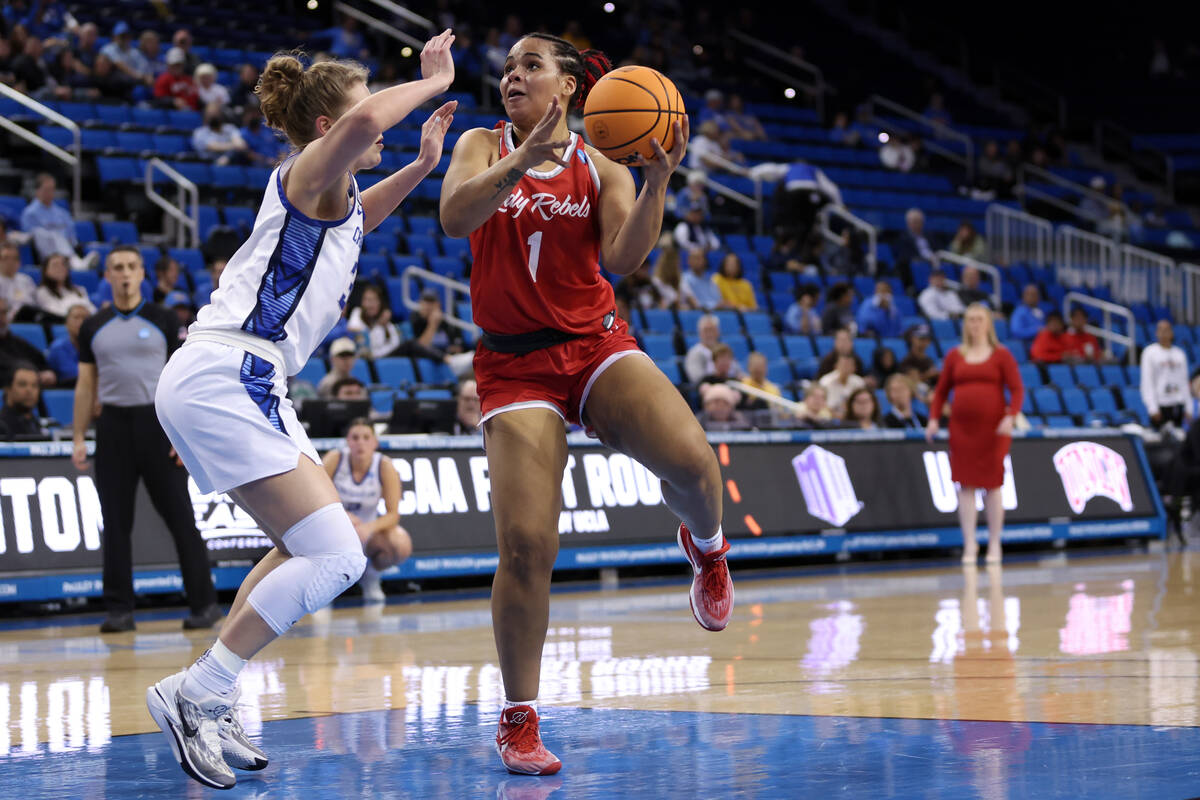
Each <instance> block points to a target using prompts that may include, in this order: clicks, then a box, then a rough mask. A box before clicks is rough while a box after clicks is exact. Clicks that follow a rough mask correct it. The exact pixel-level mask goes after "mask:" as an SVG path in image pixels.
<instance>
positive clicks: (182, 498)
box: [71, 245, 221, 633]
mask: <svg viewBox="0 0 1200 800" xmlns="http://www.w3.org/2000/svg"><path fill="white" fill-rule="evenodd" d="M145 276H146V272H145V268H144V267H143V266H142V256H141V253H139V252H138V250H137V249H136V248H134V247H131V246H129V245H122V246H119V247H115V248H113V250H112V252H111V253H110V254H109V256H108V259H107V261H106V263H105V277H106V278H107V279H108V282H109V283H110V284H111V285H112V290H113V302H112V304H111V305H109V306H106V307H105V308H104V309H102V310H101V311H99V312H97V313H96V314H94V315H92V316H91V317H89V318H88V319H87V321H85V322H84V323H83V326H82V327H81V328H80V329H79V381H78V383H77V384H76V385H75V449H74V453H73V455H72V457H71V460H72V461H74V462H75V466H76V467H77V468H78V469H80V470H84V469H87V463H88V462H87V448H86V445H85V444H84V441H83V435H84V433H85V432H86V431H87V429H88V425H90V424H91V422H92V410H93V408H94V407H95V405H96V399H97V394H98V395H99V400H100V404H101V407H102V410H101V412H100V418H99V420H97V422H96V493H97V494H98V495H99V496H100V510H101V512H102V513H103V514H104V604H105V606H106V607H107V610H108V617H107V619H105V620H104V623H103V624H102V625H101V626H100V632H101V633H116V632H119V631H129V630H133V628H134V623H133V606H134V596H133V553H132V541H131V539H132V534H133V512H134V499H135V498H136V496H137V485H138V478H139V477H140V478H141V479H142V480H143V481H145V483H146V490H147V491H148V492H149V494H150V500H151V501H152V502H153V503H154V509H155V510H156V511H157V512H158V513H159V516H161V517H162V518H163V520H164V521H165V522H166V523H167V528H168V529H169V530H170V532H171V537H172V538H173V539H174V540H175V549H176V551H177V552H178V553H179V564H180V567H181V569H182V572H183V587H184V590H185V591H186V592H187V599H188V605H189V606H190V608H191V615H190V616H188V617H187V619H185V620H184V621H183V627H184V628H210V627H212V626H213V624H215V623H216V621H217V620H218V619H220V618H221V610H220V608H218V607H217V593H216V590H215V588H214V587H213V583H212V573H211V572H210V571H209V562H208V549H207V548H206V547H205V544H204V540H203V539H201V538H200V534H199V533H198V532H197V530H196V520H195V514H194V511H193V509H192V501H191V498H190V496H189V495H188V488H187V479H188V476H187V472H186V471H185V470H184V469H183V467H182V466H181V465H180V463H179V461H178V459H177V458H176V457H175V452H174V450H172V449H171V443H170V442H169V441H167V437H166V434H164V433H163V430H162V428H161V427H160V426H159V423H158V416H157V415H156V414H155V412H154V390H155V388H157V386H158V376H159V373H161V372H162V369H163V366H165V365H166V363H167V359H168V358H169V357H170V355H171V353H173V352H174V351H175V350H176V349H177V348H178V347H179V321H178V319H177V318H176V316H175V314H174V313H173V312H171V311H169V310H167V309H165V308H163V307H162V306H159V305H156V304H153V303H148V302H146V300H145V299H144V298H143V297H142V280H143V279H144V278H145Z"/></svg>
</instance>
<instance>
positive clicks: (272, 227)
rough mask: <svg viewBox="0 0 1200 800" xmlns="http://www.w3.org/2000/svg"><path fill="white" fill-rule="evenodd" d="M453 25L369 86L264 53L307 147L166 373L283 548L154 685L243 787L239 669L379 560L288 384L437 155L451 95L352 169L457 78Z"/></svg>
mask: <svg viewBox="0 0 1200 800" xmlns="http://www.w3.org/2000/svg"><path fill="white" fill-rule="evenodd" d="M453 40H454V37H453V35H452V34H451V33H450V31H449V30H447V31H445V32H443V33H441V34H439V35H437V36H435V37H433V38H432V39H430V40H429V42H428V43H427V44H426V45H425V47H424V49H423V50H422V51H421V74H422V76H423V77H422V79H421V80H417V81H413V82H411V83H407V84H403V85H399V86H393V87H390V88H388V89H384V90H383V91H380V92H377V93H376V94H371V93H370V91H369V90H368V89H367V84H366V79H367V71H366V69H364V68H363V67H362V66H361V65H359V64H355V63H352V62H345V61H327V62H321V63H317V64H313V65H311V66H309V67H307V68H306V67H305V66H304V65H303V64H302V63H301V62H300V61H299V60H298V59H296V58H295V57H294V56H291V55H284V54H280V55H277V56H275V57H274V58H272V59H271V60H270V61H268V62H267V65H266V67H265V69H264V70H263V73H262V77H261V78H260V79H259V83H258V86H257V87H256V89H255V92H256V94H257V95H258V97H259V100H260V102H261V107H262V112H263V116H264V117H265V118H266V122H267V124H268V125H270V126H271V127H273V128H276V129H278V130H281V131H283V132H284V133H286V134H287V136H288V139H289V140H290V141H291V143H292V145H293V146H294V147H296V149H297V151H298V152H297V153H296V154H294V155H293V156H291V157H290V158H288V159H287V160H286V161H284V163H283V164H281V165H280V166H279V167H278V168H276V169H275V171H274V172H273V173H272V174H271V178H270V182H269V183H268V185H267V188H266V192H265V193H264V195H263V201H262V206H261V207H260V209H259V212H258V217H257V219H256V220H255V222H254V230H253V231H252V232H251V234H250V238H249V239H248V240H247V241H246V243H245V244H243V245H242V247H241V248H240V249H239V250H238V251H237V253H236V254H235V255H234V256H233V258H231V259H230V260H229V263H228V264H227V265H226V267H225V271H224V272H223V273H222V275H221V286H220V288H219V289H217V291H216V292H214V293H213V296H212V300H211V303H210V304H209V305H207V306H205V307H204V308H203V309H201V310H200V313H199V315H198V316H197V319H196V322H195V324H193V325H192V327H191V328H190V329H189V332H188V337H187V344H186V345H185V346H184V347H182V348H180V349H179V350H178V351H177V352H176V353H175V355H174V356H172V358H171V360H170V361H169V362H168V363H167V366H166V368H165V369H164V370H163V373H162V377H161V378H160V379H159V383H158V391H157V395H156V397H155V406H156V408H157V411H158V417H159V420H160V421H161V422H162V425H163V429H164V430H165V431H166V432H167V436H168V437H169V438H170V440H171V444H172V445H173V446H174V447H175V450H176V451H177V452H178V453H179V456H180V458H182V459H183V462H184V466H186V467H187V469H188V472H189V473H190V474H191V476H192V477H193V478H194V479H195V481H196V483H197V485H198V486H199V488H200V490H201V491H203V492H214V491H216V492H228V493H229V494H230V495H231V496H232V497H233V498H234V499H235V500H236V501H237V502H238V504H239V505H240V506H241V507H242V508H244V509H245V510H246V511H247V512H248V513H249V514H250V515H251V516H252V517H253V518H254V519H255V520H256V521H257V522H258V524H259V526H260V527H261V528H262V530H263V531H264V532H265V533H266V534H267V535H268V536H269V537H270V538H271V540H272V542H274V544H275V547H276V548H277V549H278V551H279V553H280V554H281V555H283V556H286V557H285V558H281V559H276V560H274V561H272V562H270V563H267V562H264V563H260V564H259V565H258V566H256V567H255V569H254V570H253V571H252V572H251V574H250V575H249V576H248V577H247V578H246V581H245V583H244V584H243V587H242V589H243V591H244V593H245V600H246V602H245V603H244V604H241V605H240V606H238V607H236V608H235V609H233V610H232V611H231V613H230V615H229V617H228V618H227V619H226V620H225V623H224V625H223V627H222V629H221V634H220V637H219V638H218V640H217V641H216V642H215V643H214V644H213V646H212V647H211V648H210V649H209V650H208V651H207V652H206V653H205V654H204V655H203V656H201V657H200V659H199V660H197V661H196V662H195V663H194V664H192V666H190V667H189V668H188V669H187V670H185V671H183V672H179V673H177V674H175V675H172V676H170V677H167V678H164V679H163V680H161V681H159V682H158V683H157V684H155V685H154V686H151V687H150V688H149V689H148V690H147V692H146V702H147V705H148V706H149V709H150V713H151V716H153V717H154V720H155V722H157V723H158V725H159V727H160V728H162V730H163V732H164V733H165V734H166V736H167V739H168V741H169V742H170V745H171V750H172V752H173V754H174V755H175V757H176V759H177V760H178V761H179V764H180V766H182V767H183V770H184V771H185V772H186V773H187V774H188V775H190V776H191V777H192V778H195V779H196V780H197V781H199V782H200V783H202V784H204V785H205V786H211V787H214V788H219V789H229V788H231V787H233V785H234V784H235V783H236V779H235V778H234V774H233V771H232V770H231V769H230V766H234V767H238V768H240V769H262V768H263V767H265V766H266V764H267V757H266V755H265V754H264V753H263V752H262V751H261V750H260V749H258V748H257V747H256V746H254V745H253V744H252V743H251V742H250V741H249V740H248V739H247V738H246V736H245V734H244V733H243V731H242V728H241V725H240V724H239V722H238V719H237V716H236V711H235V710H234V709H235V707H236V705H237V700H238V688H237V679H238V674H239V673H240V671H241V670H242V668H243V667H244V666H245V664H246V660H247V659H249V658H252V657H253V656H254V655H255V654H256V653H257V652H258V651H259V650H261V649H262V648H263V647H265V646H266V645H267V644H269V643H270V642H271V641H273V640H274V639H275V638H276V637H278V636H280V635H281V634H283V633H284V632H285V631H287V630H288V629H289V628H290V627H291V626H292V625H294V624H295V623H296V622H297V621H298V620H299V619H300V618H302V617H303V616H305V615H306V614H308V613H311V612H313V611H316V610H318V609H320V608H323V607H324V606H326V605H328V604H329V602H330V601H332V600H333V599H334V598H335V597H337V596H338V595H339V594H340V593H341V592H342V591H343V590H344V589H346V588H347V587H348V586H350V585H351V584H352V583H354V582H355V581H357V580H358V579H359V577H360V576H361V575H362V573H363V569H364V568H365V566H366V563H367V559H366V557H365V556H364V555H363V548H362V542H361V541H360V539H359V536H358V533H357V532H356V531H355V528H354V525H353V524H352V523H351V521H350V518H349V517H348V516H347V514H346V511H345V509H343V508H342V505H341V503H340V502H339V499H338V493H337V490H336V489H335V488H334V486H333V482H332V481H331V480H330V479H329V475H328V474H327V473H326V472H325V470H324V469H323V468H322V465H321V460H320V458H319V457H318V456H317V453H316V451H315V450H314V449H313V446H312V443H311V442H310V441H309V440H308V437H307V436H306V435H305V432H304V429H303V428H302V427H301V425H300V423H299V421H298V420H297V418H296V413H295V410H294V409H293V408H292V404H291V402H290V401H289V400H288V398H287V377H288V376H289V375H294V374H295V373H296V372H298V371H299V370H300V368H301V367H302V366H304V364H305V363H306V362H307V361H308V359H309V357H310V356H311V355H312V353H313V351H314V350H316V348H317V346H318V345H319V344H320V343H321V341H322V339H324V338H325V336H326V334H327V333H328V332H329V331H330V330H331V329H332V328H333V326H334V324H335V323H336V322H337V320H338V317H339V316H340V315H341V312H342V308H343V307H344V306H345V304H346V298H347V296H348V294H349V292H350V289H351V287H352V286H353V284H354V278H355V271H356V267H357V261H358V256H359V250H360V247H361V243H362V238H363V236H364V235H365V234H366V233H367V232H368V231H370V230H372V229H373V228H375V227H376V226H377V225H378V224H379V223H380V222H381V221H382V220H383V219H384V218H385V217H387V216H388V215H389V214H391V213H392V212H393V211H394V210H395V209H396V207H397V206H398V205H399V204H400V201H401V200H403V199H404V197H405V196H406V195H407V194H408V193H409V192H410V191H411V190H412V189H413V187H414V186H416V184H417V183H419V182H420V181H421V180H422V179H423V178H424V177H425V176H426V175H428V174H429V172H430V171H431V170H432V169H433V167H434V166H435V165H436V164H437V163H438V159H439V158H441V154H442V141H443V137H444V136H445V133H446V131H447V130H448V129H449V126H450V123H451V121H452V119H453V112H454V108H455V104H454V103H447V104H446V105H443V106H442V107H441V108H439V109H438V110H437V111H436V112H434V114H433V115H432V116H431V117H430V118H429V120H428V121H427V122H426V123H425V125H424V126H423V127H422V136H421V152H420V155H419V156H418V157H417V159H416V161H414V162H413V163H412V164H410V165H409V166H407V167H405V168H404V169H403V170H401V171H400V172H398V173H396V174H394V175H392V176H390V177H388V178H387V179H386V180H384V181H382V182H381V183H379V184H377V185H375V186H373V187H372V188H370V189H369V190H367V191H365V192H363V193H361V194H360V193H359V191H358V185H357V183H356V182H355V180H354V173H355V172H356V171H357V170H360V169H370V168H372V167H375V166H377V165H378V164H379V162H380V155H379V153H380V150H381V149H382V147H383V133H384V131H386V130H387V129H388V128H390V127H392V126H393V125H396V124H397V123H399V122H400V121H401V120H402V119H404V118H405V117H406V116H407V115H408V114H409V113H410V112H412V111H413V110H414V109H416V108H417V107H418V106H420V105H421V104H423V103H425V102H428V101H429V100H432V99H433V98H434V97H436V96H437V95H439V94H441V93H442V92H444V91H446V90H447V89H448V88H449V87H450V84H451V83H452V81H453V80H454V63H453V60H452V58H451V54H450V45H451V44H452V43H453Z"/></svg>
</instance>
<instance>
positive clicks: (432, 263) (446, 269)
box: [429, 256, 463, 280]
mask: <svg viewBox="0 0 1200 800" xmlns="http://www.w3.org/2000/svg"><path fill="white" fill-rule="evenodd" d="M429 267H430V269H432V270H433V271H434V272H436V273H437V274H438V275H445V276H446V277H448V278H457V279H459V280H461V279H462V277H463V263H462V261H461V260H460V259H457V258H454V257H453V256H435V257H433V258H431V259H429Z"/></svg>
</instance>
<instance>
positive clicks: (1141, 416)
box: [1121, 385, 1150, 425]
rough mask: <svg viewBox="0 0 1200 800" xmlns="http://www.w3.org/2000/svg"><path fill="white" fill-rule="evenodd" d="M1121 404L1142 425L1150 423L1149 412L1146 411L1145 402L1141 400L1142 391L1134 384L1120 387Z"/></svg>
mask: <svg viewBox="0 0 1200 800" xmlns="http://www.w3.org/2000/svg"><path fill="white" fill-rule="evenodd" d="M1121 404H1122V405H1123V406H1124V407H1125V410H1126V411H1128V412H1129V413H1130V414H1132V415H1133V416H1134V417H1136V418H1137V419H1138V421H1139V422H1141V423H1142V424H1143V425H1149V424H1150V414H1149V412H1147V411H1146V404H1145V403H1143V402H1142V392H1141V390H1140V389H1139V388H1138V387H1137V386H1136V385H1135V386H1125V387H1123V388H1122V389H1121Z"/></svg>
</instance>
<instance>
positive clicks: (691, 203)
mask: <svg viewBox="0 0 1200 800" xmlns="http://www.w3.org/2000/svg"><path fill="white" fill-rule="evenodd" d="M707 183H708V176H707V175H705V174H704V172H703V171H701V170H696V171H694V172H690V173H688V176H687V184H686V185H685V186H684V187H683V188H682V189H680V190H679V192H678V193H677V194H676V195H675V216H676V217H678V218H679V219H685V218H686V217H687V215H688V212H690V211H691V210H692V209H693V208H697V207H698V208H700V210H701V211H703V212H704V215H703V216H702V217H701V221H704V220H707V219H708V216H709V203H708V190H707V189H705V186H706V185H707Z"/></svg>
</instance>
